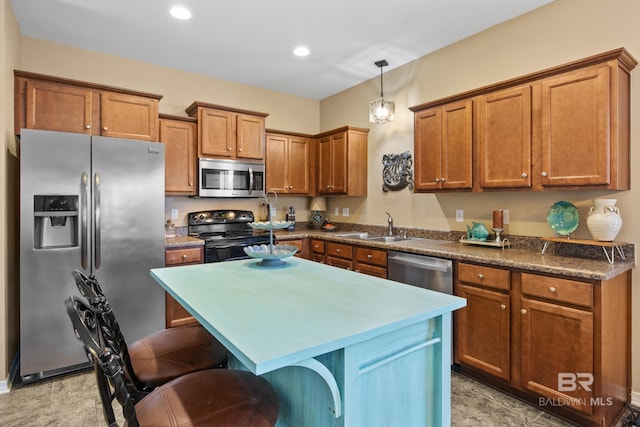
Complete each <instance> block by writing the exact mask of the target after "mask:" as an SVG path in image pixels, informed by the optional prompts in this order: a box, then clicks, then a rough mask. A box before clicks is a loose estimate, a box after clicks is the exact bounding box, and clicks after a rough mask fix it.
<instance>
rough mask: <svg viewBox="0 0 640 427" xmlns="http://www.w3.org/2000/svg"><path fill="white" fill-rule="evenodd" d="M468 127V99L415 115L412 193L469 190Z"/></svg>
mask: <svg viewBox="0 0 640 427" xmlns="http://www.w3.org/2000/svg"><path fill="white" fill-rule="evenodd" d="M472 126H473V103H472V101H471V100H464V101H461V102H454V103H451V104H447V105H443V106H440V107H436V108H431V109H427V110H424V111H419V112H416V115H415V128H414V132H415V133H414V138H415V139H414V151H415V153H416V158H415V171H416V172H415V183H414V184H415V189H416V191H437V190H460V189H471V187H472V184H473V168H472V165H473V163H472V162H473V140H472Z"/></svg>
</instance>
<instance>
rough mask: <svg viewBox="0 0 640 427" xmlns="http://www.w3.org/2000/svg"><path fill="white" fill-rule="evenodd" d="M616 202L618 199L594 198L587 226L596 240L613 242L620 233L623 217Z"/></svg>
mask: <svg viewBox="0 0 640 427" xmlns="http://www.w3.org/2000/svg"><path fill="white" fill-rule="evenodd" d="M616 202H617V199H593V206H592V207H591V209H590V210H589V216H588V217H587V228H588V229H589V232H590V233H591V236H592V237H593V238H594V239H595V240H598V241H601V242H611V241H613V239H615V238H616V236H617V235H618V232H619V231H620V227H622V218H621V217H620V210H619V209H618V208H617V207H616Z"/></svg>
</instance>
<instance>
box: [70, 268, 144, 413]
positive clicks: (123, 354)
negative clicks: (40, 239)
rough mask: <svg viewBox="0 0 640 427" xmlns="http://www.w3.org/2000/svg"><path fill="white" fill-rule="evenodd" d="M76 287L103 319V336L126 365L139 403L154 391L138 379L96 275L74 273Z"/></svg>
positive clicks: (127, 374) (134, 397) (132, 390)
mask: <svg viewBox="0 0 640 427" xmlns="http://www.w3.org/2000/svg"><path fill="white" fill-rule="evenodd" d="M71 274H72V275H73V278H74V279H75V282H76V286H77V287H78V290H79V291H80V294H81V295H82V296H83V297H85V298H86V299H87V302H88V303H89V304H90V305H91V307H92V308H93V310H94V312H95V313H96V314H97V315H98V316H99V318H100V319H101V322H100V323H101V327H102V335H103V337H104V339H105V340H106V341H107V342H108V344H109V346H110V347H111V348H112V349H113V350H114V351H115V352H116V353H117V354H118V356H119V357H120V360H121V361H122V363H123V365H124V371H125V375H126V377H127V380H128V381H127V386H128V389H129V392H130V393H131V394H132V396H133V399H134V400H135V401H136V402H137V401H139V400H140V399H142V398H143V397H144V396H146V395H147V394H149V393H150V392H151V391H152V390H153V389H152V388H148V387H146V386H145V385H144V383H143V382H142V381H140V380H139V379H138V377H137V376H136V373H135V371H134V369H133V365H132V364H131V357H130V355H129V349H128V347H127V343H126V341H125V338H124V334H123V333H122V330H121V329H120V325H119V324H118V321H117V320H116V316H115V314H114V313H113V310H112V309H111V306H110V305H109V301H108V300H107V297H106V296H105V295H104V293H103V292H102V288H101V287H100V284H99V283H98V279H96V277H95V276H94V275H90V276H88V277H87V276H86V275H85V274H83V273H82V272H81V271H79V270H74V271H73V272H72V273H71Z"/></svg>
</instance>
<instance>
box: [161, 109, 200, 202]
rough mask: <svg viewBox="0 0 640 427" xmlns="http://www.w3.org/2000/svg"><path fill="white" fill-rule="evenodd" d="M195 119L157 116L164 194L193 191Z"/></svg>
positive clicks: (194, 190)
mask: <svg viewBox="0 0 640 427" xmlns="http://www.w3.org/2000/svg"><path fill="white" fill-rule="evenodd" d="M195 138H196V120H195V119H192V118H188V117H175V116H168V115H162V114H161V115H160V142H162V143H163V144H164V145H165V147H164V155H165V166H164V171H165V193H166V194H169V195H187V196H193V195H195V194H196V186H195V179H194V178H195V173H196V166H195V161H196V155H195V145H196V139H195Z"/></svg>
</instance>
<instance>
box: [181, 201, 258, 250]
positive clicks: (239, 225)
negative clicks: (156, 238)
mask: <svg viewBox="0 0 640 427" xmlns="http://www.w3.org/2000/svg"><path fill="white" fill-rule="evenodd" d="M253 221H254V216H253V212H251V211H243V210H212V211H201V212H191V213H189V227H188V232H189V235H190V236H194V237H199V238H201V239H204V241H205V245H204V262H220V261H232V260H235V259H246V258H249V257H248V256H247V254H245V252H244V250H243V248H245V247H247V246H251V245H262V244H268V243H269V235H268V234H266V233H263V234H254V233H253V230H252V229H251V227H249V225H248V223H249V222H253Z"/></svg>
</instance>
